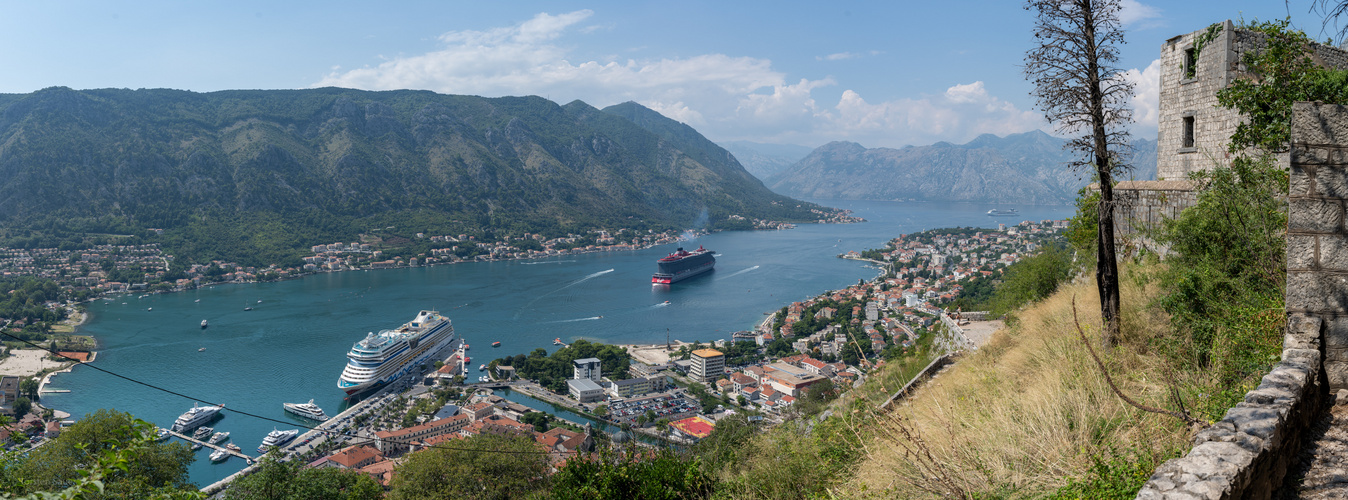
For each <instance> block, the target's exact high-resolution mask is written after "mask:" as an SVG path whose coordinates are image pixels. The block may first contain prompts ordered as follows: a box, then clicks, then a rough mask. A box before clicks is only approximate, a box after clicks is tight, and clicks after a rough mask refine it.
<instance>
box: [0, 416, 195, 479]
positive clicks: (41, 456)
mask: <svg viewBox="0 0 1348 500" xmlns="http://www.w3.org/2000/svg"><path fill="white" fill-rule="evenodd" d="M153 429H154V427H153V426H152V425H150V424H149V423H147V422H145V421H142V420H137V419H135V418H134V417H132V416H131V415H130V414H126V413H121V412H116V411H112V410H98V411H97V412H94V413H92V414H89V415H86V416H85V417H84V418H82V419H80V421H79V422H76V423H75V424H74V425H72V426H70V428H68V429H65V430H64V431H63V432H62V433H61V435H60V436H59V437H57V438H56V439H55V440H53V441H52V442H50V443H47V444H45V445H43V446H40V447H38V448H36V449H33V450H32V451H29V452H27V453H24V454H18V453H6V454H4V455H3V456H0V494H6V495H19V496H23V495H36V496H37V497H38V498H47V497H45V496H41V494H42V493H43V492H48V493H51V492H63V496H59V497H57V498H89V499H100V498H201V497H202V495H200V494H199V493H198V492H197V490H196V488H195V487H194V486H193V485H192V483H190V482H189V481H188V478H187V466H188V465H190V464H191V463H192V461H193V460H194V458H193V453H192V451H191V450H189V449H187V445H184V444H182V443H159V442H156V441H154V439H153Z"/></svg>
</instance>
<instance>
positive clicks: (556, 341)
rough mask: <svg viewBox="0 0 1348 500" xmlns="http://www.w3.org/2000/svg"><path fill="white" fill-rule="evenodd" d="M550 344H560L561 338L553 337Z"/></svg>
mask: <svg viewBox="0 0 1348 500" xmlns="http://www.w3.org/2000/svg"><path fill="white" fill-rule="evenodd" d="M552 345H562V338H561V337H557V338H555V339H552Z"/></svg>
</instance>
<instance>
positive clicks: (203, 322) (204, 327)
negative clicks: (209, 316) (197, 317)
mask: <svg viewBox="0 0 1348 500" xmlns="http://www.w3.org/2000/svg"><path fill="white" fill-rule="evenodd" d="M201 329H202V330H205V329H206V320H204V319H203V320H201Z"/></svg>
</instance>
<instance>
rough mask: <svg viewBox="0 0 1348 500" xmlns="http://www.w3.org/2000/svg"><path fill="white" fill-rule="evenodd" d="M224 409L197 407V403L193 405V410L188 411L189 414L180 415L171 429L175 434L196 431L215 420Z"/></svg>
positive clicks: (219, 407) (222, 406)
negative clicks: (202, 425)
mask: <svg viewBox="0 0 1348 500" xmlns="http://www.w3.org/2000/svg"><path fill="white" fill-rule="evenodd" d="M222 408H224V405H221V406H197V404H196V403H192V409H190V410H187V413H184V414H182V415H179V416H178V420H174V421H173V427H171V429H172V430H173V432H183V433H185V432H187V431H190V430H192V429H195V428H197V427H199V426H201V424H204V423H206V422H210V421H211V420H213V419H215V417H216V415H219V414H220V410H221V409H222Z"/></svg>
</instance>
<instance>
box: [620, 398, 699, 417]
mask: <svg viewBox="0 0 1348 500" xmlns="http://www.w3.org/2000/svg"><path fill="white" fill-rule="evenodd" d="M647 411H651V412H654V413H655V419H656V420H659V419H662V418H663V419H667V420H669V421H671V422H673V421H675V420H679V419H684V418H688V417H691V416H693V415H697V414H698V413H700V412H701V411H702V408H701V407H699V406H698V404H697V402H696V401H694V400H692V399H690V398H686V397H684V396H682V395H678V394H673V393H667V394H657V395H654V396H646V397H643V398H640V399H629V400H625V401H615V402H610V403H609V407H608V418H609V420H612V421H614V422H619V423H621V422H629V423H632V424H636V421H637V417H640V416H642V415H645V414H646V412H647Z"/></svg>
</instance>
